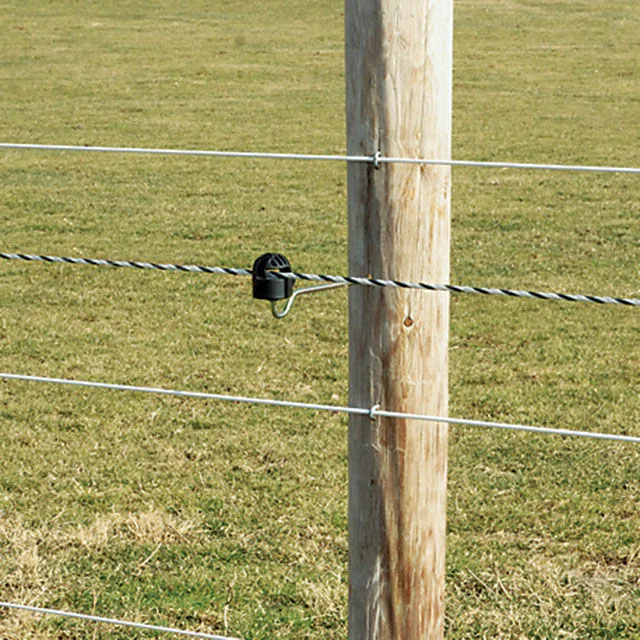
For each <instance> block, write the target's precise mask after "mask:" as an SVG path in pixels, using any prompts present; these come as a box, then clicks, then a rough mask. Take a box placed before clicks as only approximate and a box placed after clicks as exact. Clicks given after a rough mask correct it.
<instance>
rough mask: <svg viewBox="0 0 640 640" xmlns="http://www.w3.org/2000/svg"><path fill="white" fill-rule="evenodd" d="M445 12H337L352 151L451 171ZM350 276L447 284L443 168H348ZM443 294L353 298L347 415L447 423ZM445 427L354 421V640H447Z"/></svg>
mask: <svg viewBox="0 0 640 640" xmlns="http://www.w3.org/2000/svg"><path fill="white" fill-rule="evenodd" d="M452 4H453V0H345V35H346V51H345V53H346V104H347V138H348V140H347V149H348V153H349V154H352V155H371V156H373V155H374V154H375V153H376V152H377V151H379V152H380V153H381V155H382V156H383V157H384V156H386V157H414V158H415V157H420V158H435V159H448V158H450V157H451V155H450V154H451V93H452V80H451V76H452V39H453V38H452V29H453V7H452ZM348 190H349V195H348V201H349V273H350V274H352V275H362V276H366V275H369V274H370V275H371V276H373V277H380V278H389V279H404V280H408V281H414V282H420V281H430V282H443V283H444V282H448V281H449V244H450V191H451V171H450V168H448V167H435V166H425V165H421V166H417V165H403V164H384V163H382V164H381V165H380V167H379V168H378V169H376V168H375V167H374V166H373V165H372V164H366V163H362V164H356V163H352V164H349V166H348ZM448 333H449V298H448V294H446V293H427V292H420V291H403V290H401V289H393V288H384V289H376V288H371V287H356V286H354V287H351V288H350V291H349V403H350V405H351V406H356V407H371V406H373V405H376V404H379V405H380V406H381V407H382V408H383V409H388V410H394V411H402V412H414V413H423V414H428V415H435V414H437V415H446V414H447V410H448V406H447V403H448V390H447V386H448V372H447V367H448V355H447V351H448ZM446 474H447V427H446V426H444V425H439V424H434V423H424V422H423V423H419V422H414V421H410V420H395V419H386V418H380V417H377V418H375V417H374V418H373V419H370V418H368V417H361V416H351V417H350V422H349V573H350V585H349V639H350V640H373V639H376V640H378V639H384V640H387V639H388V640H426V639H435V638H438V639H439V638H442V637H443V627H444V573H445V535H446V523H445V520H446Z"/></svg>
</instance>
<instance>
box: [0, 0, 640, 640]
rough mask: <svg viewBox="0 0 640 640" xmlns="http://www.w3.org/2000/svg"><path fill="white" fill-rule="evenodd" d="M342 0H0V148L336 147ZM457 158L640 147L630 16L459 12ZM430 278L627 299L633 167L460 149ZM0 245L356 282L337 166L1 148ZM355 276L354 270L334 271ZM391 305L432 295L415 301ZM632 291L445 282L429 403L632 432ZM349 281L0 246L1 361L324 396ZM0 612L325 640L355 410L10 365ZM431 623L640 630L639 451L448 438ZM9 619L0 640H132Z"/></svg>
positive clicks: (338, 364)
mask: <svg viewBox="0 0 640 640" xmlns="http://www.w3.org/2000/svg"><path fill="white" fill-rule="evenodd" d="M343 14H344V9H343V5H342V3H341V2H339V1H337V0H313V1H309V0H307V1H306V2H302V1H301V0H287V1H286V2H285V1H284V0H269V1H268V2H264V1H257V0H246V1H245V2H237V1H235V0H225V1H224V2H223V1H222V0H212V1H208V2H205V1H204V0H201V1H199V2H193V1H190V0H187V1H186V2H185V1H183V2H177V1H175V0H158V1H156V2H152V3H148V2H142V1H141V0H113V1H111V2H97V1H91V2H89V1H88V2H70V1H64V0H21V1H20V2H6V1H2V0H0V132H1V133H0V141H5V142H38V143H56V144H75V145H105V146H106V145H114V146H140V147H169V148H198V149H227V150H253V151H279V152H301V153H342V152H344V149H345V130H344V95H343V94H344V90H343V86H344V60H343V21H344V15H343ZM454 79H455V80H454V140H453V149H454V157H455V158H458V159H476V160H495V161H501V160H508V161H523V162H558V163H568V164H606V165H627V166H640V144H639V142H640V141H639V134H638V132H639V129H638V123H639V121H640V3H637V2H633V1H630V0H625V1H623V0H609V1H607V2H605V1H604V0H570V1H569V0H565V1H562V0H526V1H525V0H482V1H478V0H457V1H456V4H455V42H454ZM453 181H454V190H453V247H452V282H454V283H458V284H476V285H485V286H496V287H497V286H504V287H513V288H530V289H540V290H549V291H567V292H574V293H594V294H600V295H618V296H627V297H640V284H639V282H640V266H639V265H640V178H639V177H638V176H632V175H627V176H624V175H609V174H607V175H605V174H577V173H551V172H538V171H536V172H526V171H516V170H494V169H468V168H457V169H454V171H453ZM0 225H1V226H0V229H1V230H2V234H1V239H2V241H1V242H0V251H9V252H12V251H16V252H27V253H48V254H54V255H73V256H89V257H101V258H113V259H133V260H148V261H161V262H183V263H202V264H210V265H223V266H232V267H250V266H251V264H252V262H253V260H254V259H255V258H256V257H257V256H258V255H259V254H260V253H262V252H264V251H280V252H283V253H284V254H285V255H287V256H288V257H289V258H290V260H291V261H292V263H293V265H294V267H296V268H297V269H300V270H304V271H307V272H314V273H323V272H326V273H338V274H343V273H345V272H346V264H347V234H346V171H345V167H344V165H342V164H340V163H303V162H288V161H259V160H228V159H227V160H223V159H204V158H176V157H160V156H139V155H136V156H134V155H116V154H87V153H63V152H41V151H7V150H0ZM358 275H360V274H358ZM414 295H429V294H428V293H421V292H416V293H415V294H414ZM639 314H640V311H638V310H636V309H634V308H622V307H600V306H597V305H586V304H568V303H567V304H563V303H551V302H537V301H528V300H513V299H494V298H481V299H476V298H472V297H461V296H453V297H452V318H451V370H450V381H451V384H450V388H451V415H453V416H457V417H464V418H478V419H490V420H496V421H503V422H522V423H527V424H535V425H540V426H546V427H557V428H570V429H580V430H593V431H607V432H611V433H624V434H630V435H636V436H640V315H639ZM346 317H347V299H346V293H345V291H342V290H339V291H337V292H331V293H326V294H321V295H317V296H310V297H306V298H302V299H301V301H300V302H299V303H296V306H295V307H294V311H293V313H292V314H291V316H290V317H289V318H287V319H286V320H282V321H276V320H274V319H273V318H272V317H271V314H270V312H269V309H268V305H267V304H266V303H261V302H258V301H254V300H252V298H251V291H250V283H249V281H248V280H246V279H241V278H231V277H222V276H208V275H198V274H193V275H191V274H189V275H187V274H177V273H173V274H172V273H156V272H138V271H133V270H109V269H98V268H94V267H82V266H60V265H43V264H26V263H18V262H6V261H2V263H0V371H5V372H10V373H23V374H30V375H45V376H57V377H66V378H75V379H88V380H96V381H105V382H116V383H124V384H138V385H149V386H158V387H160V386H163V387H167V388H176V389H190V390H196V391H210V392H215V393H228V394H238V395H255V396H261V397H274V398H280V399H288V400H299V401H303V402H326V403H332V404H346V403H347V323H346ZM0 434H1V435H0V460H1V463H0V600H3V601H12V602H19V603H24V604H34V605H37V606H45V607H55V608H61V609H66V610H73V611H80V612H85V613H95V614H97V615H102V616H112V617H121V618H125V619H131V620H139V621H144V622H149V623H154V624H162V625H171V626H176V627H181V628H185V629H191V630H201V631H207V632H212V633H213V632H215V633H220V634H223V635H229V636H237V637H242V638H254V639H265V640H266V639H267V638H289V639H295V638H313V639H315V638H317V639H320V638H322V639H325V638H326V639H329V638H335V639H337V638H345V637H346V615H347V612H346V601H347V582H348V580H347V552H348V541H347V519H346V513H347V462H346V456H347V451H346V442H347V437H346V436H347V424H346V419H345V418H344V417H341V416H338V415H333V414H327V413H314V412H307V411H302V410H292V409H275V408H265V407H256V406H236V405H232V404H228V403H224V404H223V403H214V402H208V401H202V400H187V399H175V398H174V399H172V398H162V397H155V396H146V395H145V396H142V395H133V394H128V393H121V392H109V391H99V390H88V389H70V388H64V387H55V386H50V385H40V384H35V383H23V382H15V381H11V382H9V381H4V382H0ZM448 505H449V508H448V531H449V536H448V549H447V601H446V602H447V623H446V624H447V637H448V638H520V639H529V638H531V639H533V638H576V639H578V638H638V637H640V604H639V603H640V447H638V446H637V445H632V444H618V443H605V442H595V441H588V440H578V439H571V440H570V439H566V438H560V437H550V436H548V437H544V436H536V435H532V434H510V433H505V432H501V431H499V432H494V431H487V430H482V429H471V428H465V427H453V428H452V429H451V438H450V455H449V496H448ZM144 637H153V634H149V633H144V632H135V631H128V630H125V629H114V628H110V627H104V626H102V627H94V626H91V625H89V624H86V623H80V622H73V621H61V620H60V619H53V618H46V619H45V618H42V617H38V616H34V615H32V614H20V613H15V612H9V611H0V638H2V639H5V638H6V639H7V640H13V639H34V640H35V639H44V638H48V639H56V640H58V639H63V638H74V639H76V638H96V639H100V638H122V639H125V638H144Z"/></svg>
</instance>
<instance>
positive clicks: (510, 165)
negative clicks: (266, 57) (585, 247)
mask: <svg viewBox="0 0 640 640" xmlns="http://www.w3.org/2000/svg"><path fill="white" fill-rule="evenodd" d="M0 149H34V150H39V151H89V152H98V153H146V154H153V155H170V156H205V157H213V158H254V159H258V160H319V161H329V162H366V163H371V164H373V165H375V166H376V167H378V166H379V165H381V164H419V165H434V166H439V165H440V166H442V165H444V166H449V167H487V168H494V169H535V170H542V171H579V172H587V173H630V174H636V175H638V174H640V167H610V166H596V165H572V164H544V163H542V164H540V163H528V162H490V161H481V160H432V159H429V158H394V157H386V156H383V155H381V154H379V153H376V154H375V155H372V156H356V155H322V154H311V153H262V152H258V151H208V150H199V149H149V148H141V147H102V146H97V147H90V146H83V145H68V144H29V143H27V144H25V143H15V142H0Z"/></svg>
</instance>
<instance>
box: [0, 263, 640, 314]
mask: <svg viewBox="0 0 640 640" xmlns="http://www.w3.org/2000/svg"><path fill="white" fill-rule="evenodd" d="M0 258H2V259H4V260H26V261H30V262H49V263H61V264H81V265H91V266H98V267H132V268H135V269H152V270H159V271H185V272H189V273H212V274H218V275H230V276H250V275H252V273H251V271H250V270H249V269H234V268H231V267H207V266H202V265H182V264H162V263H155V262H136V261H131V260H103V259H96V258H70V257H66V256H47V255H34V254H28V253H0ZM269 277H273V278H281V279H284V280H303V281H305V282H330V283H335V284H355V285H361V286H366V287H395V288H399V289H419V290H422V291H443V292H446V293H469V294H476V295H485V296H506V297H511V298H528V299H535V300H558V301H563V302H592V303H595V304H614V305H621V306H627V307H640V299H635V298H620V297H612V296H594V295H591V294H575V293H557V292H548V291H521V290H518V289H498V288H491V287H470V286H463V285H454V284H433V283H429V282H404V281H402V280H382V279H380V278H362V277H358V276H333V275H327V274H317V273H315V274H314V273H298V272H290V273H287V272H284V271H270V272H269Z"/></svg>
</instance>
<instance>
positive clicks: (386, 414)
mask: <svg viewBox="0 0 640 640" xmlns="http://www.w3.org/2000/svg"><path fill="white" fill-rule="evenodd" d="M0 379H2V380H17V381H22V382H40V383H48V384H56V385H68V386H74V387H89V388H94V389H108V390H111V391H130V392H138V393H151V394H157V395H165V396H176V397H179V398H198V399H201V400H217V401H222V402H235V403H244V404H255V405H266V406H271V407H290V408H294V409H309V410H312V411H329V412H331V413H345V414H351V415H359V416H368V417H370V418H371V419H375V418H377V417H380V418H396V419H400V420H419V421H422V422H436V423H443V424H449V425H466V426H471V427H487V428H492V429H504V430H509V431H524V432H529V433H538V434H545V435H554V436H571V437H580V438H591V439H595V440H612V441H616V442H627V443H633V444H640V437H635V436H627V435H621V434H611V433H598V432H592V431H575V430H572V429H551V428H548V427H536V426H530V425H524V424H510V423H503V422H490V421H486V420H467V419H464V418H449V417H444V416H429V415H423V414H417V413H403V412H400V411H388V410H386V409H381V408H379V406H378V405H376V406H374V407H367V408H364V407H345V406H341V405H328V404H313V403H308V402H294V401H290V400H276V399H272V398H253V397H249V396H232V395H222V394H218V393H206V392H200V391H179V390H175V389H164V388H158V387H140V386H132V385H124V384H112V383H108V382H92V381H88V380H70V379H67V378H49V377H44V376H30V375H22V374H15V373H0Z"/></svg>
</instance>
